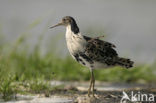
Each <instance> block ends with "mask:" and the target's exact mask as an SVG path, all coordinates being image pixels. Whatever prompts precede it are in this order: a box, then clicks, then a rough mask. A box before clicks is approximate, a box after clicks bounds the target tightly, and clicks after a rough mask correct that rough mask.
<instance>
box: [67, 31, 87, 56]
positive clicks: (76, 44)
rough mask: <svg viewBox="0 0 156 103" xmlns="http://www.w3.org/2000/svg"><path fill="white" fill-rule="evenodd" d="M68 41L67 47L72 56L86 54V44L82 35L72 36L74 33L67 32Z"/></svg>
mask: <svg viewBox="0 0 156 103" xmlns="http://www.w3.org/2000/svg"><path fill="white" fill-rule="evenodd" d="M67 33H68V34H66V41H67V47H68V50H69V52H70V53H71V55H74V54H75V53H78V52H84V50H85V46H86V42H85V40H84V39H83V37H82V36H81V35H76V34H72V32H67Z"/></svg>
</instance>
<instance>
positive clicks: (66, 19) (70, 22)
mask: <svg viewBox="0 0 156 103" xmlns="http://www.w3.org/2000/svg"><path fill="white" fill-rule="evenodd" d="M61 25H62V26H66V27H67V26H69V25H70V26H71V30H72V31H73V32H74V33H75V34H77V33H79V28H78V26H77V24H76V21H75V20H74V18H73V17H71V16H65V17H63V18H62V20H61V22H60V23H58V24H56V25H54V26H52V27H50V28H54V27H57V26H61Z"/></svg>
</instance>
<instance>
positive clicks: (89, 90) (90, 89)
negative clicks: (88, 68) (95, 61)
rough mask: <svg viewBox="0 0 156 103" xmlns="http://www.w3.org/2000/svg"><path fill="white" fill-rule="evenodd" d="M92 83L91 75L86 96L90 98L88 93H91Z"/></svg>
mask: <svg viewBox="0 0 156 103" xmlns="http://www.w3.org/2000/svg"><path fill="white" fill-rule="evenodd" d="M92 84H93V81H92V75H91V78H90V85H89V89H88V96H89V97H90V91H91V87H92Z"/></svg>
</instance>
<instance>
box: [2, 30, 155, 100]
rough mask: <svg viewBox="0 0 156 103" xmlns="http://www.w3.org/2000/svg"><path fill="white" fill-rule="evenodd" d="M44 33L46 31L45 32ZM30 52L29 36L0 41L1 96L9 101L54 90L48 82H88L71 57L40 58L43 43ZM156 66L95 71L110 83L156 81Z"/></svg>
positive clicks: (48, 55)
mask: <svg viewBox="0 0 156 103" xmlns="http://www.w3.org/2000/svg"><path fill="white" fill-rule="evenodd" d="M44 32H45V31H44ZM43 35H44V33H43V34H41V36H40V37H39V42H38V43H37V45H36V46H35V47H34V49H33V50H32V51H31V52H30V50H29V46H27V43H26V42H25V41H26V40H27V39H28V38H27V36H26V33H24V34H23V35H22V36H20V37H19V38H18V39H17V40H16V42H15V43H10V44H9V43H5V41H3V40H5V39H2V38H1V42H0V94H2V96H3V98H4V99H5V100H8V99H10V98H11V97H12V95H13V94H16V93H45V94H46V96H48V92H49V91H51V90H53V89H54V88H51V87H50V83H49V81H52V80H65V81H74V80H76V81H88V80H89V79H90V73H89V70H88V69H86V68H85V67H83V66H81V65H80V64H78V63H77V62H76V61H74V60H73V59H72V58H71V57H68V56H67V57H65V58H61V57H59V56H58V55H56V53H54V51H53V52H52V51H48V52H47V53H46V54H44V55H41V49H40V45H41V40H42V38H43ZM154 67H155V65H146V64H145V65H139V66H136V67H134V68H133V69H128V70H127V69H123V68H120V67H115V68H112V69H105V70H104V69H103V70H95V77H96V80H99V81H108V82H143V83H149V82H156V75H155V73H156V70H155V68H154Z"/></svg>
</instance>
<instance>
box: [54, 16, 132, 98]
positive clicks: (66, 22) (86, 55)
mask: <svg viewBox="0 0 156 103" xmlns="http://www.w3.org/2000/svg"><path fill="white" fill-rule="evenodd" d="M61 25H62V26H65V27H66V42H67V47H68V50H69V52H70V54H71V56H72V57H73V58H74V59H75V60H76V61H77V62H79V63H80V64H82V65H84V66H86V67H88V68H89V69H90V71H91V79H90V86H89V89H88V96H90V92H91V90H92V95H93V96H94V85H95V79H94V73H93V70H94V69H97V68H107V67H113V66H122V67H125V68H130V67H132V66H133V61H131V60H130V59H126V58H122V57H119V56H118V54H117V52H116V51H115V50H114V48H115V45H113V44H112V43H109V42H106V41H102V40H100V39H99V37H97V38H91V37H87V36H84V35H82V34H81V33H80V30H79V28H78V26H77V24H76V21H75V20H74V18H73V17H71V16H66V17H63V18H62V21H61V22H60V23H58V24H57V25H55V26H52V27H51V28H54V27H57V26H61Z"/></svg>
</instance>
